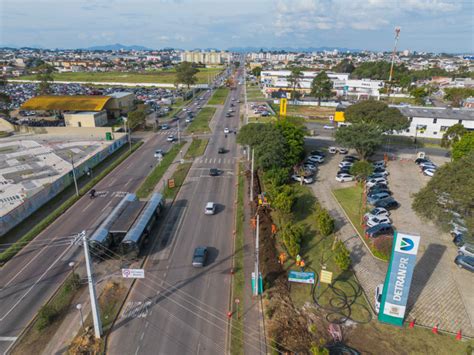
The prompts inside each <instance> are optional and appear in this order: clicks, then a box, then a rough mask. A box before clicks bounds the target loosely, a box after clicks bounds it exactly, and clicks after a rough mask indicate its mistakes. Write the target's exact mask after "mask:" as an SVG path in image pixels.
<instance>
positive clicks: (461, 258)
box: [454, 255, 474, 272]
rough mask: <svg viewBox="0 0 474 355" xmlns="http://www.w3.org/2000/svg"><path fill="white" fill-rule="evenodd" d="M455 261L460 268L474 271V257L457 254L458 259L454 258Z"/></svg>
mask: <svg viewBox="0 0 474 355" xmlns="http://www.w3.org/2000/svg"><path fill="white" fill-rule="evenodd" d="M454 262H455V263H456V265H457V266H459V267H460V268H463V269H466V270H469V271H471V272H474V257H472V256H467V255H458V256H456V259H454Z"/></svg>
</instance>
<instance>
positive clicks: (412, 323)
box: [408, 319, 415, 328]
mask: <svg viewBox="0 0 474 355" xmlns="http://www.w3.org/2000/svg"><path fill="white" fill-rule="evenodd" d="M414 327H415V319H413V320H412V321H411V322H410V325H409V326H408V328H414Z"/></svg>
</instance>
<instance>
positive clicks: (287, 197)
mask: <svg viewBox="0 0 474 355" xmlns="http://www.w3.org/2000/svg"><path fill="white" fill-rule="evenodd" d="M279 190H280V191H279V192H277V193H276V194H275V197H274V199H273V201H272V206H273V207H275V208H276V209H277V210H279V211H280V212H282V213H286V214H288V213H290V212H291V209H292V207H293V205H294V204H295V194H294V191H293V189H292V188H291V186H289V185H284V186H282V187H281V188H280V189H279Z"/></svg>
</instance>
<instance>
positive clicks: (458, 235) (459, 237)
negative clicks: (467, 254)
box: [451, 232, 464, 247]
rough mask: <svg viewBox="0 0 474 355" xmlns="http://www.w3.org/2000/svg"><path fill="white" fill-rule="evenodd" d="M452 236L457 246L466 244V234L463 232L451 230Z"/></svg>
mask: <svg viewBox="0 0 474 355" xmlns="http://www.w3.org/2000/svg"><path fill="white" fill-rule="evenodd" d="M451 236H452V237H453V243H454V245H455V246H457V247H462V246H463V245H464V236H463V235H462V233H458V232H451Z"/></svg>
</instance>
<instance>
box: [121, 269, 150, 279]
mask: <svg viewBox="0 0 474 355" xmlns="http://www.w3.org/2000/svg"><path fill="white" fill-rule="evenodd" d="M122 277H123V278H125V279H144V278H145V270H143V269H122Z"/></svg>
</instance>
